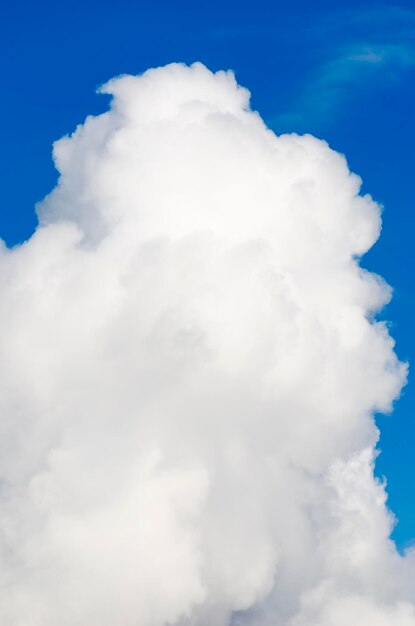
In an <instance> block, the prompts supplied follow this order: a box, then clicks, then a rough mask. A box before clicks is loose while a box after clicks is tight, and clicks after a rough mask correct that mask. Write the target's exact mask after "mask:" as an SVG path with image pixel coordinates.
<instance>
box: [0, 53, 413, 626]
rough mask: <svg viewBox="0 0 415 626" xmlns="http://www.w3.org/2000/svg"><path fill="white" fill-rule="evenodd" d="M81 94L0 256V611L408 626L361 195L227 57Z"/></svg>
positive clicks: (392, 369)
mask: <svg viewBox="0 0 415 626" xmlns="http://www.w3.org/2000/svg"><path fill="white" fill-rule="evenodd" d="M102 91H104V92H106V93H110V94H112V95H113V100H112V105H111V109H110V110H109V111H108V112H107V113H104V114H103V115H99V116H97V117H89V118H87V120H86V121H85V123H84V124H83V125H81V126H79V127H78V128H77V130H76V131H75V133H74V134H73V135H72V136H70V137H64V138H63V139H61V140H60V141H58V142H57V143H56V144H55V147H54V158H55V162H56V166H57V168H58V170H59V172H60V178H59V182H58V185H57V187H56V188H55V189H54V190H53V191H52V193H51V194H50V195H49V196H48V197H47V198H46V199H45V200H44V201H43V202H42V203H41V204H40V205H39V207H38V212H39V217H40V227H39V228H38V230H37V232H36V233H35V234H34V235H33V236H32V238H31V239H30V240H29V241H27V242H26V243H25V244H23V245H22V246H20V247H18V248H14V249H12V250H8V249H6V248H5V247H3V248H2V250H1V257H0V288H1V303H2V304H1V318H0V321H1V323H0V329H1V330H0V332H1V346H2V348H1V352H0V358H1V369H0V372H1V374H0V390H1V394H0V397H1V410H2V420H1V442H2V443H1V446H2V447H1V456H0V464H1V492H0V493H1V499H0V524H1V525H0V531H1V533H0V537H1V539H0V549H1V562H2V566H1V572H0V580H1V585H2V589H3V593H2V594H1V599H0V622H1V623H2V624H7V625H9V626H57V625H58V626H65V625H66V626H84V625H85V624H88V626H137V625H139V626H165V625H167V624H169V625H170V626H174V625H176V626H179V625H180V626H185V625H186V626H190V625H194V626H212V625H214V626H228V625H230V624H232V625H234V626H236V625H250V624H252V625H255V626H271V625H272V626H333V625H334V626H343V625H344V626H350V624H352V623H355V624H359V623H360V624H365V626H372V625H373V626H390V625H391V624H394V626H414V625H415V609H414V606H413V604H412V602H413V601H415V592H414V589H413V587H412V586H411V584H410V581H412V580H413V579H414V573H415V572H414V559H413V556H412V555H411V554H408V555H406V556H405V557H401V556H400V555H399V554H398V553H397V552H396V550H395V547H394V545H393V543H392V542H391V541H390V540H389V534H390V531H391V527H392V523H393V521H392V518H391V515H390V513H389V512H388V511H387V509H386V507H385V492H384V487H383V485H381V484H379V483H378V482H377V481H376V480H375V479H374V477H373V457H374V453H373V449H374V446H375V444H376V441H377V430H376V427H375V424H374V421H373V413H374V412H375V411H388V410H390V407H391V403H392V401H393V399H394V398H396V397H397V395H398V394H399V391H400V389H401V386H402V384H403V383H404V381H405V376H406V368H405V366H404V365H402V364H401V363H399V361H398V360H397V358H396V356H395V354H394V351H393V341H392V340H391V338H390V337H389V335H388V331H387V328H386V327H385V325H384V324H383V323H380V322H377V321H374V314H375V313H376V311H378V310H379V309H380V308H381V307H382V306H383V304H384V303H385V302H387V301H388V299H389V297H390V290H389V288H388V287H387V285H385V283H384V282H382V280H381V279H380V278H379V277H377V276H375V275H373V274H370V273H368V272H366V271H364V270H363V269H361V268H360V267H359V263H358V257H359V256H360V255H362V254H363V253H364V252H365V251H366V250H367V249H368V248H370V246H371V245H372V244H373V243H374V241H375V240H376V239H377V237H378V235H379V231H380V218H379V207H378V206H377V205H376V204H375V203H374V202H373V200H372V199H371V198H370V197H369V196H363V197H362V196H360V195H359V187H360V180H359V178H358V177H357V176H355V175H353V174H350V172H349V171H348V168H347V165H346V162H345V160H344V158H343V157H342V156H340V155H339V154H337V153H335V152H333V151H332V150H330V149H329V148H328V146H327V145H326V144H325V143H324V142H322V141H319V140H317V139H315V138H313V137H311V136H303V137H300V136H297V135H285V136H281V137H276V136H275V135H274V133H272V132H271V131H270V130H268V129H267V128H266V126H265V125H264V123H263V122H262V120H261V119H260V117H259V116H258V114H256V113H255V112H252V111H251V110H250V109H249V93H248V92H247V91H246V90H245V89H243V88H241V87H239V86H238V85H237V84H236V82H235V79H234V76H233V74H232V73H230V72H227V73H225V72H218V73H216V74H213V73H211V72H209V71H208V70H207V69H206V68H205V67H204V66H203V65H200V64H195V65H192V66H191V67H185V66H182V65H169V66H167V67H165V68H160V69H156V70H150V71H148V72H146V73H145V74H144V75H142V76H138V77H137V76H123V77H120V78H116V79H114V80H112V81H110V82H109V83H108V84H107V85H106V86H105V87H104V88H103V90H102Z"/></svg>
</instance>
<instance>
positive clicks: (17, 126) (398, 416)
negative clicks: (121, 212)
mask: <svg viewBox="0 0 415 626" xmlns="http://www.w3.org/2000/svg"><path fill="white" fill-rule="evenodd" d="M6 4H7V6H6ZM196 60H199V61H202V62H203V63H205V64H206V65H207V66H208V67H209V68H211V69H212V70H216V69H228V68H232V69H233V70H235V72H236V76H237V80H238V82H239V83H241V84H242V85H245V86H247V87H248V88H249V89H250V90H251V91H252V94H253V99H252V104H253V107H254V108H256V109H257V110H259V112H260V113H261V115H262V116H263V117H264V119H265V120H266V122H267V123H268V124H269V125H270V126H271V127H272V128H273V129H274V130H275V131H276V132H277V133H280V132H286V131H296V132H311V133H313V134H315V135H317V136H318V137H322V138H324V139H326V140H327V141H328V142H329V144H330V145H331V146H332V147H333V148H335V149H336V150H339V151H341V152H344V153H345V154H346V156H347V159H348V162H349V165H350V167H351V169H352V170H353V171H355V172H357V173H358V174H359V175H360V176H361V177H362V178H363V183H364V187H363V189H364V191H369V192H370V193H371V194H372V195H373V197H374V198H375V199H376V200H377V201H379V202H380V203H382V204H383V205H384V206H385V212H384V231H383V234H382V237H381V240H380V242H378V244H377V245H376V246H375V248H374V249H373V250H372V251H371V252H370V253H369V254H368V255H367V256H366V257H365V258H364V261H363V264H364V265H365V266H366V267H368V268H369V269H373V270H375V271H377V272H378V273H380V274H382V275H383V276H384V277H385V278H386V279H387V280H388V282H389V283H390V284H392V286H393V287H394V290H395V292H394V299H393V302H392V304H390V305H389V306H388V307H387V309H386V310H385V312H384V313H383V315H384V317H386V318H387V319H389V320H391V327H392V333H393V335H394V337H395V338H396V341H397V350H398V354H399V356H400V357H401V358H402V359H408V360H409V361H412V363H413V364H414V365H413V367H414V371H415V338H414V333H413V332H412V324H413V312H414V307H415V302H414V289H413V275H414V270H415V259H414V254H413V237H414V229H415V224H414V213H413V207H414V202H415V186H414V178H415V172H414V158H413V146H414V142H415V125H414V117H413V110H414V105H413V101H414V96H415V0H412V2H405V1H404V0H402V1H401V2H399V3H398V4H396V3H394V4H393V5H392V4H390V5H387V4H381V3H380V4H379V3H370V2H369V3H364V2H361V1H360V2H353V1H349V2H342V1H337V2H336V1H335V0H332V1H327V2H323V1H321V0H320V1H319V0H313V1H310V0H303V2H300V1H297V0H292V1H290V2H281V1H276V2H264V1H263V0H257V1H255V2H252V3H249V4H243V3H242V2H238V3H236V2H227V1H226V0H224V2H223V5H222V3H219V2H216V1H210V2H199V3H195V2H184V1H180V0H178V1H177V2H174V1H170V2H167V1H166V2H161V1H154V0H153V1H147V2H127V1H126V0H119V1H117V2H116V3H114V4H113V3H110V2H105V0H102V1H100V2H98V1H95V0H93V1H91V2H88V1H87V0H86V2H79V1H77V0H74V1H73V2H65V1H63V2H52V1H51V0H37V1H36V2H22V1H20V0H17V1H16V2H14V3H13V5H12V3H11V2H8V3H6V1H5V0H3V3H2V6H0V69H1V73H0V76H1V83H0V85H1V91H2V94H1V99H0V119H1V122H2V129H1V150H0V181H1V202H0V236H1V237H2V238H3V239H5V241H6V242H7V243H8V245H14V244H16V243H17V242H20V241H22V240H24V239H26V238H27V237H29V236H30V234H31V232H32V231H33V229H34V228H35V226H36V218H35V214H34V205H35V203H36V202H37V201H38V200H40V199H41V198H42V197H43V196H44V195H45V194H46V193H47V192H48V191H49V190H51V188H52V187H53V186H54V184H55V181H56V172H55V170H54V167H53V164H52V161H51V145H52V141H53V140H55V139H57V138H59V137H60V136H62V135H64V134H66V133H68V132H71V131H72V130H74V128H75V126H76V124H77V123H79V122H81V121H82V120H83V119H84V118H85V116H86V115H87V114H90V113H92V114H94V113H99V112H101V111H103V110H105V109H106V107H107V105H108V100H107V99H106V97H105V96H97V95H95V90H96V88H97V86H99V85H100V84H102V83H103V82H105V81H106V80H108V79H109V78H111V77H112V76H114V75H116V74H120V73H139V72H142V71H144V70H145V69H147V68H148V67H151V66H153V67H154V66H158V65H163V64H166V63H169V62H172V61H183V62H186V63H191V62H193V61H196ZM412 379H413V376H412V377H410V380H409V385H408V386H407V387H406V389H405V391H404V393H403V396H402V398H401V400H400V401H399V402H398V403H397V405H396V409H395V412H394V414H393V415H392V416H378V417H377V420H378V424H379V426H380V428H381V432H382V436H381V440H380V448H381V450H382V453H381V455H380V457H379V459H378V463H377V473H378V474H379V475H380V476H381V475H383V474H384V475H386V476H387V479H388V491H389V494H390V498H389V504H390V506H391V508H392V509H393V510H394V512H395V513H396V515H397V517H398V518H399V520H400V521H399V523H398V525H397V527H396V529H395V532H394V538H395V539H396V541H397V543H398V545H399V547H400V548H401V549H404V548H405V547H406V546H408V545H409V544H410V543H411V542H412V541H413V539H414V538H415V504H414V500H413V494H414V487H415V458H414V450H415V429H414V425H413V414H414V408H415V382H414V381H413V380H412Z"/></svg>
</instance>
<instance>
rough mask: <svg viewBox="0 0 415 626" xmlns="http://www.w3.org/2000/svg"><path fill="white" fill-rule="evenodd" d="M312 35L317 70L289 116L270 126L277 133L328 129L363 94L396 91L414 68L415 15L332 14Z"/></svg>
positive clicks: (389, 10)
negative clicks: (389, 88) (386, 88)
mask: <svg viewBox="0 0 415 626" xmlns="http://www.w3.org/2000/svg"><path fill="white" fill-rule="evenodd" d="M312 35H313V36H312V37H311V40H312V42H313V45H314V54H315V57H316V58H315V65H314V67H312V68H311V70H310V71H309V72H308V76H307V77H306V79H305V82H304V83H303V84H301V85H300V86H299V88H298V91H297V94H296V95H294V96H293V99H292V101H291V102H290V104H289V112H287V113H286V112H284V111H283V112H281V113H279V114H277V115H276V116H275V117H274V119H273V120H272V121H271V123H272V125H273V126H274V127H275V128H276V129H277V130H278V129H279V128H282V129H284V130H285V129H287V130H290V129H291V127H294V126H295V127H296V128H297V129H298V128H300V129H302V128H304V127H306V126H307V125H309V126H313V127H314V128H315V127H316V126H318V127H321V128H323V127H324V126H326V125H327V124H329V123H330V122H332V121H333V120H334V119H335V118H336V116H337V115H339V114H341V113H342V112H343V111H344V109H345V106H346V105H347V104H350V103H353V101H354V100H355V98H356V97H357V96H358V95H360V94H361V93H362V90H365V91H367V90H368V89H374V90H376V89H379V88H382V87H384V86H387V85H393V83H394V82H396V81H397V80H400V79H401V78H402V77H403V76H404V75H405V73H406V72H407V71H408V70H410V69H411V68H413V67H414V65H415V12H411V11H407V10H402V9H398V8H394V7H377V8H376V9H374V10H363V11H358V12H348V13H344V12H343V13H338V14H332V15H331V16H330V17H329V18H328V19H327V21H326V22H325V23H324V22H323V23H319V24H318V25H316V26H315V27H314V29H313V33H312ZM304 129H305V130H307V128H304Z"/></svg>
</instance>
